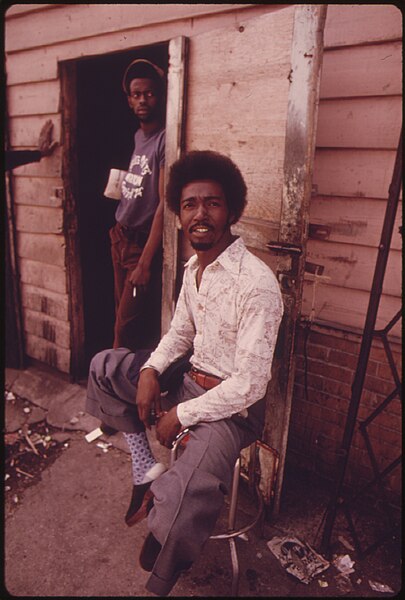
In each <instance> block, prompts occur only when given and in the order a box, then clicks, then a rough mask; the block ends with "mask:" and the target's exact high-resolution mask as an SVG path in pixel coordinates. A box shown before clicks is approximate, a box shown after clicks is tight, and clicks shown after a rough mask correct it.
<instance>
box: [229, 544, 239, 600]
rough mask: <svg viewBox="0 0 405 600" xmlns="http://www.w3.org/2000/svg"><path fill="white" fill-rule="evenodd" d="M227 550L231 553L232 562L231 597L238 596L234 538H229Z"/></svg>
mask: <svg viewBox="0 0 405 600" xmlns="http://www.w3.org/2000/svg"><path fill="white" fill-rule="evenodd" d="M229 548H230V551H231V560H232V592H231V593H232V597H234V598H235V597H236V596H238V588H239V559H238V553H237V551H236V542H235V538H229Z"/></svg>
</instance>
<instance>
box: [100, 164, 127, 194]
mask: <svg viewBox="0 0 405 600" xmlns="http://www.w3.org/2000/svg"><path fill="white" fill-rule="evenodd" d="M126 174H127V172H126V171H121V170H120V169H111V170H110V176H109V178H108V182H107V185H106V188H105V190H104V196H106V197H107V198H112V199H113V200H121V185H122V182H123V181H124V177H125V175H126Z"/></svg>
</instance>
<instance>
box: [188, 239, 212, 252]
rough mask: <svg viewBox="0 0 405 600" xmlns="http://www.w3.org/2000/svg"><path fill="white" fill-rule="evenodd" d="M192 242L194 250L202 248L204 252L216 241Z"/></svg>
mask: <svg viewBox="0 0 405 600" xmlns="http://www.w3.org/2000/svg"><path fill="white" fill-rule="evenodd" d="M190 243H191V247H192V248H193V249H194V250H200V251H202V252H204V250H211V248H212V247H213V245H214V243H213V242H192V241H190Z"/></svg>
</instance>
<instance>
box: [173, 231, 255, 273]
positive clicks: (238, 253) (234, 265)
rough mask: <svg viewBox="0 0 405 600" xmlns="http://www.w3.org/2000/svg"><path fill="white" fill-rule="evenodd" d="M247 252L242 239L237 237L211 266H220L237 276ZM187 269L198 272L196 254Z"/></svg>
mask: <svg viewBox="0 0 405 600" xmlns="http://www.w3.org/2000/svg"><path fill="white" fill-rule="evenodd" d="M245 252H246V246H245V243H244V241H243V240H242V238H240V237H237V238H236V240H235V241H234V242H232V244H230V245H229V246H228V247H227V248H225V250H224V251H223V252H221V254H220V255H219V256H218V257H217V258H216V259H215V260H214V262H212V263H211V264H210V265H208V266H209V267H210V266H213V265H216V264H219V265H221V266H222V267H223V268H224V269H225V270H226V271H229V272H230V273H233V274H235V275H237V274H238V273H239V270H240V263H241V260H242V257H243V255H244V254H245ZM185 267H186V268H188V269H191V270H192V271H196V270H197V269H198V259H197V255H196V254H194V255H193V256H192V257H191V258H190V259H189V260H188V261H187V262H186V264H185Z"/></svg>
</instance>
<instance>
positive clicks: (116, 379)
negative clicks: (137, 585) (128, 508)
mask: <svg viewBox="0 0 405 600" xmlns="http://www.w3.org/2000/svg"><path fill="white" fill-rule="evenodd" d="M142 358H144V356H143V357H142ZM145 360H146V359H145ZM143 362H144V360H141V357H140V355H139V354H138V355H137V354H134V353H132V352H130V351H129V350H127V349H125V348H119V349H116V350H105V351H103V352H100V353H99V354H97V355H96V356H95V357H94V358H93V360H92V362H91V365H90V374H89V382H88V397H87V404H86V410H87V411H88V412H89V413H90V414H93V415H94V416H97V417H99V418H101V419H102V420H103V421H104V422H105V423H107V424H109V425H111V426H113V427H116V428H118V429H120V430H121V431H127V432H131V431H132V432H135V431H142V430H143V424H142V423H141V422H140V420H139V418H138V414H137V410H136V406H135V397H136V383H137V379H138V373H139V368H140V366H141V365H142V364H143ZM204 392H205V390H204V389H203V388H202V387H200V386H199V385H198V384H196V383H195V382H194V381H193V380H192V379H191V378H190V377H189V376H188V375H187V374H185V375H184V380H183V383H181V384H180V385H179V386H177V387H176V389H174V390H172V391H171V392H169V393H168V395H167V396H166V400H167V402H168V403H170V404H171V405H173V404H179V403H180V402H184V401H186V400H189V399H190V398H196V397H198V396H201V395H202V394H203V393H204ZM263 414H264V401H260V402H257V403H256V404H255V405H254V406H253V407H251V408H250V409H249V410H248V417H247V418H246V419H245V418H242V417H240V416H237V415H234V416H233V417H231V418H229V419H222V420H220V421H214V422H209V423H207V422H204V423H199V424H198V425H196V426H194V427H193V428H192V431H191V434H190V439H189V441H188V443H187V445H186V447H185V450H184V452H183V453H182V454H181V456H180V458H179V459H178V460H177V461H176V462H175V464H174V466H173V467H171V468H170V469H169V470H168V471H166V472H165V473H163V475H160V477H158V479H156V480H155V481H154V482H153V483H152V486H151V490H152V492H153V494H154V497H155V498H154V507H153V508H152V510H151V511H150V513H149V516H148V526H149V529H150V531H151V532H152V533H153V535H154V536H155V538H156V539H157V540H158V541H159V543H160V544H161V546H162V549H161V551H160V553H159V556H158V557H157V560H156V563H155V565H154V568H153V571H152V573H151V576H150V578H149V580H148V582H147V585H146V587H147V589H148V590H149V591H151V592H153V593H155V594H157V595H161V596H164V595H167V594H168V593H169V592H170V590H171V589H172V587H173V585H174V584H175V583H176V581H177V579H178V576H179V574H180V573H181V571H182V570H183V569H184V568H186V567H189V566H190V565H191V564H192V563H193V562H194V561H195V560H196V559H197V558H198V556H199V555H200V552H201V550H202V547H203V545H204V544H205V542H206V541H207V540H208V538H209V536H210V535H211V533H212V531H213V529H214V526H215V523H216V520H217V518H218V516H219V513H220V510H221V507H222V504H223V501H224V495H225V494H227V493H228V492H229V490H230V487H231V481H232V475H233V468H234V465H235V461H236V459H237V457H238V456H239V453H240V450H241V449H242V448H244V447H246V446H248V445H249V444H251V443H252V442H253V441H254V440H255V439H257V437H259V436H260V435H261V429H262V423H263Z"/></svg>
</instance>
